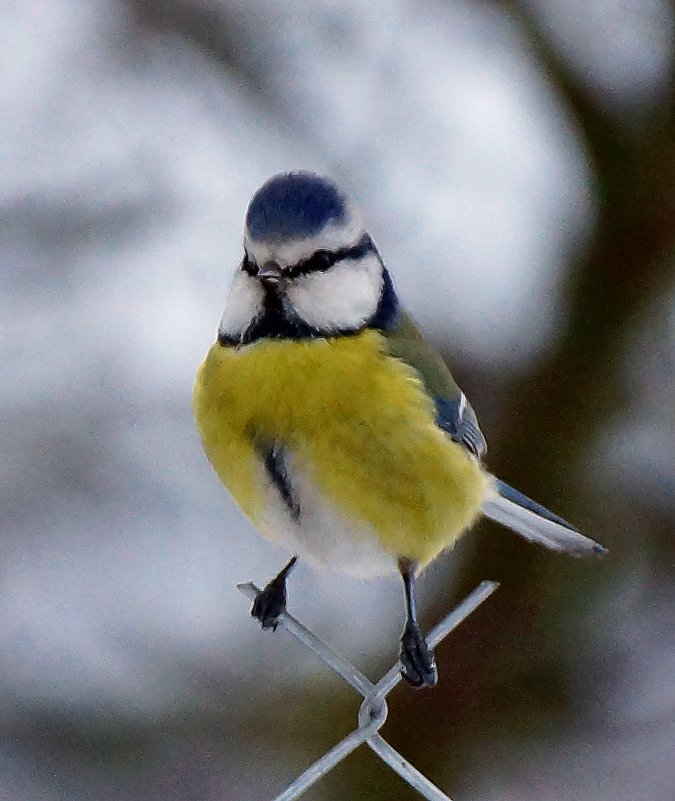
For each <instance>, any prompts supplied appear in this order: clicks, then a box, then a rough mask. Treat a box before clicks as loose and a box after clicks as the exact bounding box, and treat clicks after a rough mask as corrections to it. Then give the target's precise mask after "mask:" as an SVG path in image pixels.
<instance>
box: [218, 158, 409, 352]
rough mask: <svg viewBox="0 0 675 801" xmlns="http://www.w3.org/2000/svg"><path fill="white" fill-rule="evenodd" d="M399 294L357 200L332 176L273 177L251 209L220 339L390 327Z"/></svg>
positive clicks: (247, 339) (296, 174)
mask: <svg viewBox="0 0 675 801" xmlns="http://www.w3.org/2000/svg"><path fill="white" fill-rule="evenodd" d="M395 310H396V298H395V295H394V292H393V289H392V287H391V281H390V280H389V276H388V274H387V272H386V270H385V268H384V266H383V264H382V261H381V259H380V256H379V253H378V252H377V249H376V247H375V245H374V244H373V241H372V240H371V238H370V236H369V235H368V233H367V231H366V230H365V228H364V225H363V222H362V220H361V215H360V213H359V212H358V210H357V209H356V207H355V206H354V205H353V204H352V203H351V202H350V200H349V199H348V198H347V197H346V195H344V194H343V192H341V191H340V189H338V187H337V186H336V185H335V184H334V183H333V182H332V181H330V180H328V179H327V178H323V177H321V176H319V175H315V174H314V173H310V172H288V173H281V174H280V175H275V176H274V177H273V178H270V179H269V180H268V181H267V182H266V183H265V184H263V186H262V187H261V188H260V189H259V190H258V191H257V192H256V193H255V195H254V196H253V199H252V200H251V203H250V204H249V207H248V211H247V212H246V220H245V228H244V257H243V259H242V262H241V264H240V266H239V268H238V270H237V273H236V275H235V278H234V281H233V283H232V289H231V291H230V296H229V298H228V302H227V306H226V308H225V313H224V314H223V318H222V320H221V323H220V328H219V339H220V340H221V341H223V342H228V343H241V344H248V343H250V342H253V341H256V340H258V339H261V338H264V337H274V338H283V337H287V338H304V337H312V336H332V335H336V334H341V333H342V334H344V333H353V332H356V331H360V330H361V329H362V328H364V327H365V326H368V325H375V326H376V327H383V326H384V325H385V324H386V323H387V322H389V321H390V318H391V317H392V316H393V315H394V314H395Z"/></svg>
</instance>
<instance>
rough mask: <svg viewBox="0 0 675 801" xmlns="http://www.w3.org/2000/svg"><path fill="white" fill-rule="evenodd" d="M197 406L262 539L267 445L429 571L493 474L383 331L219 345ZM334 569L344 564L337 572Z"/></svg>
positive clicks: (200, 383)
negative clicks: (283, 452)
mask: <svg viewBox="0 0 675 801" xmlns="http://www.w3.org/2000/svg"><path fill="white" fill-rule="evenodd" d="M194 407H195V414H196V419H197V425H198V427H199V430H200V434H201V437H202V441H203V445H204V450H205V452H206V454H207V456H208V458H209V460H210V461H211V463H212V464H213V467H214V468H215V470H216V472H217V474H218V476H219V477H220V479H221V480H222V481H223V483H224V484H225V486H226V487H227V488H228V489H229V491H230V492H231V493H232V495H233V497H234V498H235V500H236V501H237V502H238V504H239V506H240V507H241V509H242V510H243V511H244V513H245V514H246V515H248V516H249V517H250V518H251V520H252V521H253V523H254V524H256V525H257V526H258V527H259V528H261V530H263V533H264V534H265V535H266V536H268V537H269V538H270V539H274V532H273V531H265V530H264V528H265V523H264V520H263V514H262V511H263V509H262V507H263V504H264V484H263V481H262V475H261V473H262V470H263V468H262V466H261V458H260V448H261V447H264V446H265V445H266V444H270V443H278V444H280V445H281V446H282V447H283V448H285V449H287V450H288V451H289V452H292V453H293V456H294V459H295V460H299V462H300V463H301V464H302V465H303V468H304V469H305V470H306V471H307V472H308V473H309V475H311V477H312V479H313V481H314V482H315V483H316V485H317V486H318V488H319V489H320V491H321V492H322V493H323V495H325V497H326V498H327V499H328V500H330V501H331V502H332V503H334V504H335V505H336V506H338V507H339V508H341V509H342V510H344V511H345V513H347V514H348V515H350V516H352V517H354V518H356V519H359V520H362V521H364V522H366V523H367V524H369V525H370V526H371V527H372V529H373V530H374V531H375V532H376V534H377V536H378V537H379V539H380V541H381V544H382V547H383V549H384V550H385V551H386V552H387V553H390V554H391V555H392V556H394V557H404V558H408V559H411V560H414V561H415V562H417V563H418V564H419V565H420V566H424V565H426V564H427V563H428V562H430V561H431V560H432V559H434V557H435V556H437V555H438V553H439V552H440V551H442V550H443V549H445V548H447V547H449V546H450V545H452V544H453V543H454V541H455V540H456V539H457V538H458V537H459V536H460V535H461V534H462V532H463V531H464V530H465V529H466V528H467V527H468V526H469V525H471V523H472V522H473V521H474V519H475V518H476V517H477V515H478V513H479V510H480V506H481V502H482V500H483V498H484V496H485V493H486V488H487V482H488V481H489V477H488V476H487V474H486V473H485V472H484V471H483V470H482V468H481V467H480V465H479V464H478V462H477V460H476V459H474V458H473V457H472V456H471V455H470V454H469V453H468V452H467V450H466V449H465V448H464V447H462V446H461V445H459V444H457V443H455V442H453V441H451V440H450V438H449V437H448V436H447V434H445V433H444V432H443V431H442V430H441V429H440V428H439V427H438V426H437V425H436V422H435V415H436V412H435V409H434V406H433V403H432V401H431V399H430V398H429V396H428V395H427V393H426V392H425V391H424V387H423V385H422V383H421V381H420V379H419V377H418V376H417V374H416V373H415V371H414V370H413V369H412V368H411V367H409V366H408V365H407V364H405V363H404V362H402V361H401V360H399V359H397V358H394V357H393V356H391V355H390V354H389V353H388V350H387V342H386V339H385V338H384V337H383V336H382V334H381V333H379V332H378V331H376V330H364V331H363V332H361V333H359V334H357V335H354V336H347V337H337V338H330V339H323V338H317V339H305V340H283V339H262V340H260V341H258V342H256V343H253V344H251V345H248V346H246V347H236V346H223V345H220V344H215V345H213V347H212V348H211V350H210V351H209V353H208V355H207V357H206V360H205V361H204V363H203V364H202V366H201V368H200V370H199V373H198V376H197V383H196V386H195V393H194ZM334 567H336V568H339V566H338V565H335V566H334Z"/></svg>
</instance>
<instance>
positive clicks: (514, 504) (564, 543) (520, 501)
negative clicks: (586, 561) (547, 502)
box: [482, 479, 606, 556]
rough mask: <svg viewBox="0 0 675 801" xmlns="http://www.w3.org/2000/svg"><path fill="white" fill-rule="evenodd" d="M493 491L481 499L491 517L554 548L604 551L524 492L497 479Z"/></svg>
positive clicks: (576, 551)
mask: <svg viewBox="0 0 675 801" xmlns="http://www.w3.org/2000/svg"><path fill="white" fill-rule="evenodd" d="M494 488H495V490H496V491H495V492H494V493H491V494H490V495H489V496H488V497H487V498H486V499H485V500H484V501H483V506H482V512H483V514H484V515H485V516H486V517H489V518H490V519H491V520H494V521H496V522H497V523H501V524H502V525H503V526H506V527H507V528H510V529H511V530H512V531H515V532H516V534H520V535H521V537H525V539H527V540H530V541H532V542H538V543H540V544H541V545H545V546H546V547H547V548H552V549H553V550H556V551H566V552H568V553H571V554H575V555H577V556H583V555H585V554H603V553H606V549H605V548H603V546H602V545H600V544H599V543H597V542H595V540H592V539H590V538H589V537H585V536H584V535H583V534H581V532H579V531H578V530H577V529H576V528H575V527H574V526H573V525H572V524H571V523H568V522H567V521H566V520H564V519H563V518H562V517H559V516H558V515H556V514H554V513H553V512H551V511H549V510H548V509H547V508H546V507H545V506H542V505H541V504H538V503H536V502H535V501H533V500H531V499H530V498H528V497H527V496H526V495H523V493H522V492H519V491H518V490H517V489H514V488H513V487H510V486H509V485H508V484H505V483H504V482H503V481H500V480H499V479H494Z"/></svg>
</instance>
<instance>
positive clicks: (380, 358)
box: [193, 170, 605, 688]
mask: <svg viewBox="0 0 675 801" xmlns="http://www.w3.org/2000/svg"><path fill="white" fill-rule="evenodd" d="M193 400H194V411H195V417H196V423H197V428H198V430H199V434H200V437H201V442H202V446H203V449H204V452H205V454H206V456H207V458H208V460H209V461H210V462H211V464H212V466H213V468H214V469H215V471H216V473H217V475H218V477H219V478H220V480H221V481H222V483H223V484H224V485H225V487H226V488H227V489H228V490H229V492H230V493H231V495H232V496H233V497H234V499H235V501H236V502H237V504H238V505H239V507H240V509H241V510H242V511H243V513H244V514H245V515H246V516H247V517H248V518H249V519H250V520H251V521H252V522H253V524H254V526H255V527H256V528H257V529H258V530H259V531H260V533H262V534H263V535H264V536H265V537H267V538H268V539H269V540H271V541H272V542H274V543H276V544H278V545H279V546H281V547H282V548H284V549H286V550H287V552H288V553H289V554H292V557H291V559H290V560H289V561H288V563H287V564H286V565H285V566H284V567H283V569H282V570H281V571H280V572H279V574H278V575H277V576H275V577H274V578H273V579H271V580H270V581H269V582H268V583H267V585H266V586H265V588H264V589H263V590H262V591H260V593H259V594H258V596H257V597H256V599H255V601H254V603H253V606H252V609H251V614H252V615H253V616H254V617H255V618H257V619H258V620H259V621H260V623H261V625H262V627H263V628H264V629H272V630H274V629H276V627H277V623H278V621H279V618H280V616H281V615H282V613H283V612H284V611H285V609H286V604H287V584H286V582H287V579H288V575H289V573H290V572H291V570H292V569H293V567H294V566H295V564H296V562H297V560H298V558H302V559H303V560H306V561H307V562H308V563H310V564H312V565H316V566H320V567H327V568H329V569H332V570H334V571H338V572H343V573H346V574H350V575H352V576H356V577H360V578H369V577H374V576H379V575H386V574H395V573H397V572H398V573H399V574H400V576H401V578H402V582H403V590H404V601H405V623H404V627H403V632H402V634H401V640H400V671H401V673H402V675H403V677H404V678H405V679H406V680H407V681H408V682H409V683H410V684H411V685H413V686H414V687H417V688H422V687H433V686H434V685H435V684H436V683H437V681H438V670H437V666H436V659H435V655H434V653H433V650H432V648H431V647H430V646H429V644H428V642H427V639H426V637H425V635H424V633H423V631H422V629H421V626H420V623H419V620H418V614H417V605H416V598H415V593H416V579H417V577H418V575H419V574H420V572H421V571H422V570H423V569H424V568H425V567H426V566H427V565H428V564H429V563H431V562H432V561H433V560H434V559H435V558H436V557H437V556H438V555H439V554H440V553H442V552H443V551H446V550H448V549H449V548H451V547H452V545H453V544H454V543H455V542H456V541H457V540H458V539H459V538H460V537H461V536H462V535H463V534H464V533H465V532H466V531H467V530H469V529H470V528H471V526H472V525H473V524H474V523H475V522H476V521H477V520H478V519H479V518H480V517H481V516H485V517H488V518H490V519H492V520H494V521H496V522H497V523H500V524H502V525H503V526H505V527H507V528H509V529H511V530H512V531H514V532H516V533H517V534H520V535H521V536H522V537H524V538H525V539H527V540H531V541H533V542H536V543H539V544H541V545H544V546H546V547H548V548H551V549H554V550H558V551H566V552H569V553H571V554H576V555H583V554H601V553H603V552H604V550H605V549H604V548H603V547H602V546H601V545H599V544H598V543H597V542H595V541H594V540H592V539H590V538H589V537H586V536H585V535H583V534H581V533H580V532H579V531H578V529H576V528H575V527H574V526H573V525H572V524H570V523H568V522H567V521H566V520H564V519H563V518H562V517H559V516H558V515H556V514H554V513H553V512H551V511H549V510H548V509H547V508H545V507H544V506H541V505H540V504H538V503H536V502H534V501H533V500H531V499H530V498H528V497H527V496H525V495H523V494H522V493H521V492H519V491H518V490H516V489H514V488H512V487H511V486H509V485H508V484H506V483H505V482H503V481H500V480H499V479H497V478H496V477H494V476H493V475H492V474H491V473H490V472H489V471H488V469H487V468H486V466H485V461H484V460H485V455H486V450H487V446H486V440H485V437H484V436H483V433H482V431H481V429H480V426H479V424H478V419H477V417H476V413H475V412H474V409H473V407H472V406H471V404H470V403H469V401H468V400H467V398H466V396H465V395H464V393H463V392H462V391H461V389H460V388H459V386H458V385H457V383H456V382H455V380H454V378H453V376H452V374H451V372H450V370H449V368H448V367H447V365H446V363H445V362H444V361H443V359H442V358H441V356H440V354H439V353H438V352H437V351H436V350H435V349H434V348H433V347H432V345H431V344H430V343H429V342H428V341H427V339H426V338H425V336H424V334H423V333H422V332H421V330H420V328H419V327H418V325H417V324H416V323H415V321H414V320H413V318H412V317H411V316H410V315H409V314H408V313H407V312H406V310H405V308H404V306H403V305H402V304H401V302H400V300H399V298H398V295H397V293H396V290H395V288H394V283H393V281H392V278H391V275H390V273H389V270H388V269H387V267H386V266H385V263H384V261H383V259H382V257H381V255H380V252H379V250H378V248H377V246H376V245H375V242H374V241H373V239H372V237H371V236H370V234H369V233H368V230H367V228H366V226H365V223H364V220H363V216H362V213H361V211H360V210H359V208H358V207H357V205H356V204H355V203H354V202H353V201H352V200H351V199H350V197H349V196H348V195H347V194H346V193H345V192H344V191H343V190H342V189H341V188H340V187H339V186H338V185H337V184H336V183H335V182H334V181H333V180H331V179H330V178H327V177H324V176H321V175H318V174H315V173H313V172H309V171H303V170H298V171H291V172H284V173H280V174H278V175H274V176H273V177H271V178H270V179H269V180H267V181H266V182H265V183H264V184H263V185H262V186H261V187H260V188H259V189H258V191H257V192H255V194H254V195H253V197H252V199H251V201H250V203H249V205H248V208H247V210H246V214H245V221H244V238H243V254H242V256H241V260H240V261H239V262H238V263H237V266H236V269H235V270H234V277H233V279H232V282H231V286H230V290H229V294H228V296H227V301H226V304H225V309H224V312H223V315H222V318H221V320H220V324H219V327H218V333H217V338H216V341H215V343H214V344H213V345H212V346H211V348H210V350H209V351H208V353H207V355H206V358H205V360H204V362H203V363H202V365H201V367H200V368H199V370H198V373H197V378H196V383H195V389H194V398H193Z"/></svg>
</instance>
